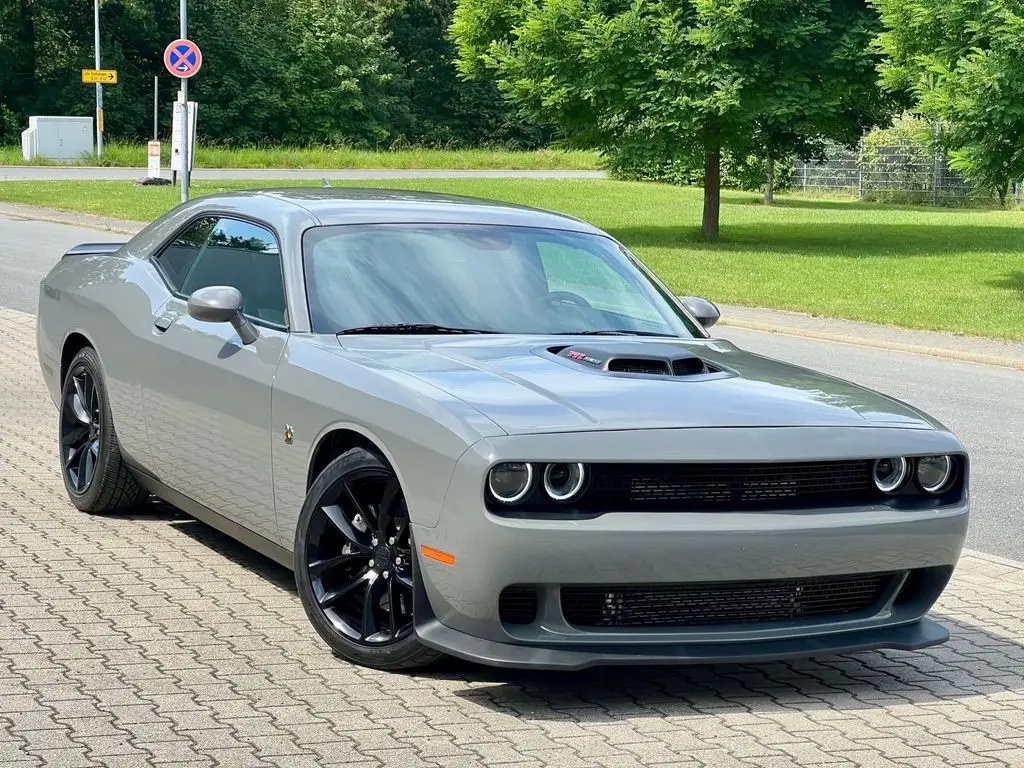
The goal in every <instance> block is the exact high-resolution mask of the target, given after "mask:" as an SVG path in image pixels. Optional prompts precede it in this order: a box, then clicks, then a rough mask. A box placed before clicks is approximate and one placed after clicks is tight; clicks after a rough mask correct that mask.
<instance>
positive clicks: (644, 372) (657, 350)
mask: <svg viewBox="0 0 1024 768" xmlns="http://www.w3.org/2000/svg"><path fill="white" fill-rule="evenodd" d="M547 352H548V353H549V354H551V355H553V356H555V357H556V358H558V359H559V361H560V362H564V364H567V365H571V366H572V367H574V368H581V369H584V370H590V371H595V372H603V373H609V374H617V375H631V376H645V377H646V376H659V377H660V376H664V377H690V378H692V377H701V378H706V377H708V376H714V377H715V378H719V377H720V376H722V375H724V374H725V372H724V371H723V369H722V368H719V367H717V366H715V365H712V364H711V363H709V362H707V361H706V360H704V359H703V358H701V357H699V356H698V355H696V354H694V353H693V352H691V351H690V350H688V349H681V348H680V347H678V346H676V345H674V344H658V343H651V342H606V343H600V344H593V343H590V344H570V345H559V346H557V347H548V349H547ZM715 374H717V376H715Z"/></svg>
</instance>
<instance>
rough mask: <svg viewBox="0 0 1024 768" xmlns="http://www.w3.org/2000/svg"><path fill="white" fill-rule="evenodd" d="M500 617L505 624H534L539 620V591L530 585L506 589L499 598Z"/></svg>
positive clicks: (519, 585)
mask: <svg viewBox="0 0 1024 768" xmlns="http://www.w3.org/2000/svg"><path fill="white" fill-rule="evenodd" d="M498 615H499V617H500V618H501V620H502V622H504V623H505V624H533V622H534V621H535V620H536V618H537V589H536V587H533V586H531V585H529V584H517V585H515V586H511V587H505V589H503V590H501V595H499V596H498Z"/></svg>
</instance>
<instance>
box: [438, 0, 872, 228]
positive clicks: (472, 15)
mask: <svg viewBox="0 0 1024 768" xmlns="http://www.w3.org/2000/svg"><path fill="white" fill-rule="evenodd" d="M880 30H881V25H880V22H879V19H878V15H877V13H876V12H875V11H874V10H873V9H872V8H871V7H869V6H868V5H867V0H461V2H460V4H459V7H458V8H457V10H456V12H455V17H454V22H453V25H452V33H453V35H454V37H455V40H456V43H457V45H458V48H459V55H460V61H459V66H460V71H461V72H462V73H463V75H464V76H465V77H493V78H495V79H497V81H498V83H499V86H500V87H501V89H502V92H503V93H505V95H506V96H507V97H508V98H509V99H511V100H512V101H514V102H515V103H517V104H518V105H520V107H521V108H522V109H524V110H525V111H526V112H527V113H528V114H529V115H531V116H532V117H533V118H534V119H536V120H538V121H543V122H546V123H549V124H552V125H554V126H556V127H557V128H559V129H560V131H561V132H562V133H563V134H564V135H565V136H566V137H568V138H570V139H572V140H574V141H575V142H577V143H579V144H581V145H586V146H591V147H597V148H599V149H601V150H603V151H605V152H606V153H608V154H610V155H612V156H616V155H623V154H626V155H629V154H630V153H634V154H638V155H646V156H652V155H653V156H657V157H660V158H664V159H666V160H675V159H681V160H683V161H685V162H691V163H694V164H696V163H698V162H702V163H703V168H704V170H703V179H704V222H703V232H704V235H705V237H707V238H708V239H715V238H716V237H717V236H718V229H719V218H720V217H719V211H720V182H721V163H722V154H723V150H725V151H728V153H729V154H730V155H732V156H734V157H746V156H747V155H750V154H758V153H761V154H762V156H763V155H764V153H768V156H769V157H781V156H783V155H785V154H787V153H790V152H796V153H799V154H803V155H809V154H810V153H813V152H814V151H816V150H818V149H819V148H820V147H821V145H822V144H823V142H824V141H825V140H826V139H833V140H836V141H840V142H843V143H846V144H850V145H852V144H853V143H855V142H856V141H857V138H858V137H859V136H860V134H861V132H862V131H863V130H864V129H866V128H867V127H869V126H871V125H872V124H874V123H877V122H881V121H884V120H885V118H886V116H887V115H888V114H889V113H890V112H891V110H892V105H891V104H890V103H889V101H890V100H891V97H888V96H885V95H884V94H883V93H882V92H881V90H880V89H879V88H878V86H877V83H876V80H877V71H876V67H877V64H878V62H879V59H880V54H879V53H878V52H877V51H874V50H871V49H870V43H871V41H872V40H873V39H874V37H875V35H876V34H877V33H878V32H879V31H880Z"/></svg>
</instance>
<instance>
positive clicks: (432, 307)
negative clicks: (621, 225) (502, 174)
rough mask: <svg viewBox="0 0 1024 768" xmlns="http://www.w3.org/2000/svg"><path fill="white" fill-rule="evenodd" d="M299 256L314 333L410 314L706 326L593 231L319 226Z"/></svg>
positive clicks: (565, 330)
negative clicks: (693, 317) (303, 269)
mask: <svg viewBox="0 0 1024 768" xmlns="http://www.w3.org/2000/svg"><path fill="white" fill-rule="evenodd" d="M303 259H304V262H305V273H306V293H307V296H308V299H309V306H310V315H311V318H312V323H313V331H314V332H316V333H338V332H344V331H346V330H349V331H351V330H354V329H358V330H360V331H365V330H367V329H369V330H372V329H374V328H376V327H378V326H389V325H390V326H406V325H409V326H420V327H421V329H422V330H421V331H420V332H430V330H429V327H430V326H434V327H435V328H441V329H462V330H477V331H487V332H492V333H514V334H571V333H628V334H641V335H642V334H652V335H665V336H675V337H684V338H692V337H695V336H702V335H703V334H701V333H700V332H699V331H698V330H697V329H696V326H695V325H694V324H693V323H692V322H691V321H690V320H689V319H688V318H687V317H686V316H685V315H684V314H683V313H682V311H681V310H679V309H678V308H677V307H676V306H674V305H673V303H672V302H671V301H670V300H669V298H668V296H667V295H665V294H664V293H663V291H662V290H661V289H660V288H659V287H658V286H657V284H656V283H654V282H652V281H651V280H650V279H648V278H647V276H646V275H645V274H644V273H643V272H642V271H641V270H640V269H639V268H638V267H637V266H636V265H635V264H634V263H633V262H632V260H631V259H630V257H629V256H628V255H627V254H626V253H625V252H624V251H623V250H622V249H621V248H620V247H619V246H618V245H617V244H616V243H615V242H614V241H612V240H611V239H609V238H607V237H602V236H600V235H592V234H584V233H576V232H563V231H559V230H550V229H540V228H531V227H511V226H489V225H461V224H458V225H456V224H372V225H358V226H351V225H346V226H329V227H315V228H313V229H310V230H308V231H307V232H306V233H305V236H304V238H303ZM396 330H400V329H396ZM408 332H416V331H415V330H414V329H409V330H408Z"/></svg>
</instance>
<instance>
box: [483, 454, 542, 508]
mask: <svg viewBox="0 0 1024 768" xmlns="http://www.w3.org/2000/svg"><path fill="white" fill-rule="evenodd" d="M487 489H488V490H489V491H490V492H491V495H492V496H493V497H494V498H495V499H497V500H498V501H500V502H501V503H502V504H517V503H519V502H520V501H522V500H523V499H525V498H526V497H527V496H528V495H529V494H530V491H531V490H533V465H532V464H530V463H529V462H523V461H506V462H503V463H501V464H495V465H494V466H493V467H491V471H490V472H488V473H487Z"/></svg>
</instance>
